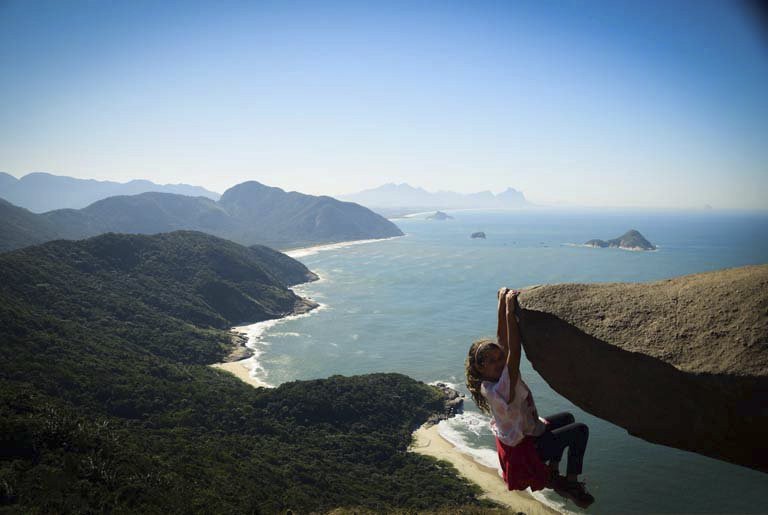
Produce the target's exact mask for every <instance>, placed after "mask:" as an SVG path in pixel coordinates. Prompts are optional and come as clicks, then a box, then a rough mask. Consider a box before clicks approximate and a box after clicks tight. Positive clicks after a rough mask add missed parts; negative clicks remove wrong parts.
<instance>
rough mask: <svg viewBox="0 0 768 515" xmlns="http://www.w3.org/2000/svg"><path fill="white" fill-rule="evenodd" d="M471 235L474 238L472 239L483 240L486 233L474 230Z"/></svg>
mask: <svg viewBox="0 0 768 515" xmlns="http://www.w3.org/2000/svg"><path fill="white" fill-rule="evenodd" d="M469 237H470V238H472V239H478V238H480V239H481V240H484V239H485V233H484V232H483V231H478V232H473V233H472V234H470V235H469Z"/></svg>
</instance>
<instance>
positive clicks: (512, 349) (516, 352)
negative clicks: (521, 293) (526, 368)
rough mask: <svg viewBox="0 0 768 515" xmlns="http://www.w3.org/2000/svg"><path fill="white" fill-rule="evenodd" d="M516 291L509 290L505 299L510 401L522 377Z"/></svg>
mask: <svg viewBox="0 0 768 515" xmlns="http://www.w3.org/2000/svg"><path fill="white" fill-rule="evenodd" d="M517 294H518V292H516V291H510V292H507V294H506V296H505V298H504V300H505V306H506V312H505V318H506V333H507V349H508V350H509V352H508V353H507V371H508V372H509V402H512V400H513V399H514V398H515V386H516V385H517V379H518V378H519V377H520V352H521V349H520V341H521V339H520V328H519V327H518V325H517V318H515V305H516V304H517Z"/></svg>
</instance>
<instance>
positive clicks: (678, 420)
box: [520, 265, 768, 472]
mask: <svg viewBox="0 0 768 515" xmlns="http://www.w3.org/2000/svg"><path fill="white" fill-rule="evenodd" d="M520 304H521V307H522V310H521V312H520V320H521V329H522V334H523V340H524V343H523V345H524V348H525V353H526V356H527V357H528V359H529V360H530V361H531V363H532V364H533V367H534V368H535V369H536V371H537V372H539V374H540V375H541V376H542V377H543V378H544V379H545V380H546V381H547V382H548V383H549V385H550V386H551V387H552V388H553V389H555V390H556V391H557V392H559V393H560V394H562V395H563V396H565V397H567V398H568V399H570V400H571V401H572V402H574V403H575V404H576V405H578V406H579V407H581V408H582V409H584V410H586V411H588V412H590V413H592V414H594V415H595V416H598V417H600V418H603V419H605V420H608V421H609V422H612V423H614V424H617V425H619V426H621V427H623V428H625V429H626V430H627V431H628V432H629V433H630V434H633V435H635V436H638V437H640V438H643V439H645V440H648V441H650V442H654V443H660V444H664V445H669V446H672V447H676V448H678V449H684V450H688V451H692V452H696V453H699V454H703V455H705V456H710V457H712V458H717V459H721V460H725V461H729V462H732V463H736V464H739V465H743V466H746V467H751V468H754V469H757V470H761V471H763V472H768V445H766V444H765V435H767V434H768V265H758V266H748V267H742V268H732V269H727V270H721V271H717V272H709V273H703V274H695V275H688V276H683V277H678V278H675V279H670V280H664V281H658V282H652V283H606V284H557V285H549V286H539V287H533V288H531V289H528V290H526V291H524V292H523V293H522V294H521V295H520Z"/></svg>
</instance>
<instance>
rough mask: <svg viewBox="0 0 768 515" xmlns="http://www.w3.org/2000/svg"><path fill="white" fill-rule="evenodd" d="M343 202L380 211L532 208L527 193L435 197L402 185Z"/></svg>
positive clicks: (443, 193) (443, 194)
mask: <svg viewBox="0 0 768 515" xmlns="http://www.w3.org/2000/svg"><path fill="white" fill-rule="evenodd" d="M339 198H340V199H343V200H348V201H351V202H357V203H358V204H362V205H364V206H367V207H370V208H373V209H377V208H387V209H397V208H423V209H424V210H433V209H467V208H489V209H494V208H502V209H503V208H520V207H528V206H530V205H531V204H530V203H529V202H528V201H527V200H526V199H525V196H524V195H523V192H521V191H517V190H516V189H514V188H507V189H506V190H505V191H502V192H501V193H498V194H493V193H492V192H490V191H480V192H478V193H467V194H464V193H456V192H453V191H438V192H435V193H432V192H429V191H426V190H425V189H423V188H414V187H413V186H411V185H409V184H406V183H402V184H394V183H389V184H384V185H383V186H379V187H378V188H374V189H370V190H365V191H361V192H359V193H353V194H350V195H340V196H339Z"/></svg>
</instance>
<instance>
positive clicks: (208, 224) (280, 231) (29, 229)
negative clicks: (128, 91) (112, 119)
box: [0, 181, 403, 250]
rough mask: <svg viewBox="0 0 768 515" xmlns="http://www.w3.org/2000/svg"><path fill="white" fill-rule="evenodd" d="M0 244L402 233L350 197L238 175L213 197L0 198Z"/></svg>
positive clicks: (318, 239)
mask: <svg viewBox="0 0 768 515" xmlns="http://www.w3.org/2000/svg"><path fill="white" fill-rule="evenodd" d="M5 213H7V216H4V217H2V218H0V236H3V238H2V240H0V250H11V249H16V248H21V247H24V246H26V245H31V244H35V243H41V242H44V241H50V240H52V239H74V240H77V239H83V238H88V237H91V236H96V235H99V234H104V233H108V232H118V233H129V234H157V233H162V232H171V231H177V230H192V231H201V232H205V233H208V234H213V235H215V236H219V237H221V238H226V239H229V240H232V241H235V242H237V243H240V244H242V245H254V244H261V245H268V246H270V247H275V248H280V249H286V248H293V247H301V246H309V245H314V244H320V243H336V242H340V241H349V240H361V239H375V238H387V237H391V236H401V235H402V234H403V233H402V232H401V231H400V229H398V228H397V226H396V225H394V224H393V223H392V222H390V221H389V220H387V219H385V218H383V217H382V216H380V215H377V214H376V213H374V212H373V211H371V210H369V209H367V208H364V207H362V206H360V205H358V204H354V203H352V202H340V201H338V200H336V199H333V198H331V197H315V196H312V195H304V194H302V193H297V192H295V191H292V192H285V191H283V190H281V189H280V188H271V187H269V186H265V185H263V184H259V183H258V182H253V181H251V182H245V183H243V184H239V185H237V186H234V187H232V188H230V189H229V190H227V191H226V192H224V195H222V197H221V199H220V200H219V201H218V202H217V201H214V200H211V199H210V198H206V197H188V196H184V195H176V194H173V193H158V192H148V193H142V194H139V195H122V196H115V197H109V198H106V199H103V200H99V201H98V202H94V203H93V204H91V205H89V206H88V207H85V208H83V209H58V210H55V211H49V212H47V213H43V214H39V215H38V214H34V213H31V212H29V211H27V210H25V209H21V208H18V207H16V206H14V205H13V204H9V203H7V202H5V201H3V203H2V205H0V214H5Z"/></svg>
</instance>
